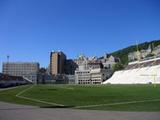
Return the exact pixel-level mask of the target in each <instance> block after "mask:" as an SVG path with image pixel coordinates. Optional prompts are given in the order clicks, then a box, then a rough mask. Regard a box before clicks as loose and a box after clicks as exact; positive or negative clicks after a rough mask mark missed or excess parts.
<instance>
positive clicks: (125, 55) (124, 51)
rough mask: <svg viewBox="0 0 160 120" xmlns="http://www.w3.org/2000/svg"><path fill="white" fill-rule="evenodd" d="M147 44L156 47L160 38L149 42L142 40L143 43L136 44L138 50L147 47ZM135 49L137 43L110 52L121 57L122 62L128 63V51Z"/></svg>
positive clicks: (159, 42) (159, 43)
mask: <svg viewBox="0 0 160 120" xmlns="http://www.w3.org/2000/svg"><path fill="white" fill-rule="evenodd" d="M149 45H154V47H156V46H158V45H160V40H153V41H150V42H144V43H141V44H138V49H139V50H142V49H147V48H148V46H149ZM136 50H137V45H131V46H129V47H127V48H124V49H121V50H118V51H115V52H113V53H110V54H111V55H113V56H114V57H119V58H120V59H121V62H122V64H123V65H126V64H127V63H128V53H130V52H134V51H136Z"/></svg>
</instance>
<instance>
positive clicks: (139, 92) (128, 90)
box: [0, 85, 160, 111]
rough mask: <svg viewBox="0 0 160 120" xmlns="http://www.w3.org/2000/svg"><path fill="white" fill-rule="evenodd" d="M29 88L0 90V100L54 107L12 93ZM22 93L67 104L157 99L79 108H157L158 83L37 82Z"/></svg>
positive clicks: (150, 109) (79, 104)
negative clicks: (75, 83) (65, 83)
mask: <svg viewBox="0 0 160 120" xmlns="http://www.w3.org/2000/svg"><path fill="white" fill-rule="evenodd" d="M28 87H29V86H21V87H18V88H15V89H10V90H6V91H0V101H6V102H12V103H18V104H27V105H36V106H40V107H57V106H51V105H47V104H44V103H40V102H34V101H30V100H25V99H22V98H17V97H16V96H15V95H16V94H17V93H19V92H20V91H22V90H24V89H26V88H28ZM21 96H25V97H29V98H32V99H37V100H42V101H47V102H52V103H57V104H63V105H65V106H70V107H77V106H87V105H99V104H113V103H120V102H130V101H143V100H154V99H159V101H150V102H149V101H148V102H142V103H130V104H122V105H109V106H108V105H102V106H93V107H84V108H81V109H96V110H118V111H160V85H157V87H153V85H37V86H34V87H33V88H32V89H30V90H28V91H26V92H24V93H23V94H21Z"/></svg>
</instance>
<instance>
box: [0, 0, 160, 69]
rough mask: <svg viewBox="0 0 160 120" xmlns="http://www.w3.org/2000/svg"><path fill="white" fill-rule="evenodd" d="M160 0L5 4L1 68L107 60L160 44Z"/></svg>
mask: <svg viewBox="0 0 160 120" xmlns="http://www.w3.org/2000/svg"><path fill="white" fill-rule="evenodd" d="M159 6H160V0H0V67H1V65H2V62H4V61H6V55H7V54H9V55H10V61H38V62H40V64H41V66H45V67H46V66H47V65H48V64H49V53H50V51H52V50H62V51H64V53H65V54H66V55H67V57H68V58H75V57H77V56H78V55H79V54H80V53H84V54H86V55H88V56H92V55H97V56H101V55H103V54H104V53H106V52H108V53H109V52H112V51H115V50H118V49H120V48H124V47H127V46H128V45H132V44H135V42H136V41H138V42H139V43H140V42H143V41H150V40H154V39H159V38H160V7H159Z"/></svg>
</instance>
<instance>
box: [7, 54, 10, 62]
mask: <svg viewBox="0 0 160 120" xmlns="http://www.w3.org/2000/svg"><path fill="white" fill-rule="evenodd" d="M9 58H10V56H9V55H7V62H8V63H9Z"/></svg>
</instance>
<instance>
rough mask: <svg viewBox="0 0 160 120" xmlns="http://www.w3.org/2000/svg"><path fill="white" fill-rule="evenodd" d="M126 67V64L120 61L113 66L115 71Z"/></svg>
mask: <svg viewBox="0 0 160 120" xmlns="http://www.w3.org/2000/svg"><path fill="white" fill-rule="evenodd" d="M122 69H124V66H123V64H122V63H121V62H119V63H116V64H115V65H114V66H113V71H118V70H122Z"/></svg>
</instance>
